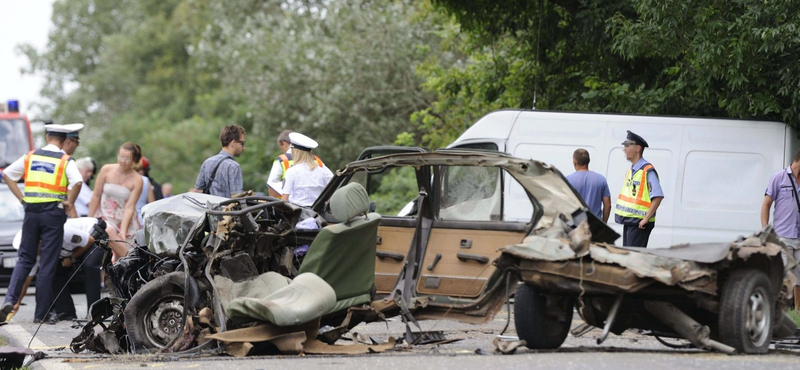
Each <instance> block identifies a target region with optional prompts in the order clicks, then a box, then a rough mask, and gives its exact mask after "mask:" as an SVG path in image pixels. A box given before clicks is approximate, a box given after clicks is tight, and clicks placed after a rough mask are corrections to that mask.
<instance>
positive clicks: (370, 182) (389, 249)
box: [314, 146, 431, 294]
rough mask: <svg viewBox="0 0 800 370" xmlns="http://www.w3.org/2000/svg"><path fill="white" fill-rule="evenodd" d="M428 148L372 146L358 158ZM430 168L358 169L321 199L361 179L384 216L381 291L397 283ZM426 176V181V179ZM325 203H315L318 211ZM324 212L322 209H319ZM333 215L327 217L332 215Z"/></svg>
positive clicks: (378, 283) (377, 280)
mask: <svg viewBox="0 0 800 370" xmlns="http://www.w3.org/2000/svg"><path fill="white" fill-rule="evenodd" d="M425 152H426V150H425V149H421V148H409V147H391V146H388V147H387V146H381V147H371V148H367V149H365V150H364V151H363V152H362V153H361V155H359V158H358V159H359V160H365V159H371V158H375V157H379V156H384V155H390V154H399V153H425ZM430 173H431V172H430V170H429V169H427V167H420V168H415V167H411V166H404V167H387V168H384V169H382V170H380V171H366V170H364V171H356V172H355V173H353V174H352V175H351V176H348V177H346V178H338V179H335V180H334V182H335V183H333V184H332V185H331V186H329V187H328V188H326V189H325V191H324V192H323V195H321V196H320V199H328V198H330V196H325V195H324V194H325V193H326V192H330V193H331V194H332V193H333V191H335V190H336V189H338V188H339V187H341V186H344V185H345V184H347V183H350V182H358V183H359V184H361V185H362V186H364V188H365V189H366V190H367V193H368V194H369V198H370V200H371V201H372V202H373V207H374V209H373V210H372V211H373V212H377V213H379V214H380V215H381V223H380V226H379V227H378V238H377V247H376V259H375V286H376V288H377V292H378V294H387V293H389V292H391V291H392V289H393V288H394V286H395V284H396V283H397V277H398V275H399V274H400V270H401V269H402V268H403V265H404V264H405V261H406V255H407V254H408V251H409V246H410V245H411V242H412V239H413V238H414V231H415V227H416V225H417V214H416V208H415V200H416V199H417V197H418V194H419V189H420V184H425V183H426V182H427V183H428V185H424V186H427V187H429V186H430V185H429V183H430V178H431V175H430ZM426 179H427V180H426ZM331 187H332V188H331ZM317 207H320V208H319V209H320V210H324V207H323V205H317V204H315V205H314V208H315V210H316V209H317ZM318 212H320V211H318ZM320 213H323V212H320ZM329 217H330V216H329V215H328V216H326V218H329Z"/></svg>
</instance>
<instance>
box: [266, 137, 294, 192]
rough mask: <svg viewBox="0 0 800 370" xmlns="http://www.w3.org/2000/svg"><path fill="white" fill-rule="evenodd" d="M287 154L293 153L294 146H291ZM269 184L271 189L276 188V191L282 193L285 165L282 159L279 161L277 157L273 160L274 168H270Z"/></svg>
mask: <svg viewBox="0 0 800 370" xmlns="http://www.w3.org/2000/svg"><path fill="white" fill-rule="evenodd" d="M285 154H292V148H289V150H287V151H286V153H285ZM267 186H269V187H270V189H272V190H275V192H276V193H278V194H282V193H281V189H282V188H283V166H282V165H281V161H279V160H278V159H277V158H276V159H275V160H274V161H272V169H271V170H269V177H268V178H267Z"/></svg>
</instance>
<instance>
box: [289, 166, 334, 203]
mask: <svg viewBox="0 0 800 370" xmlns="http://www.w3.org/2000/svg"><path fill="white" fill-rule="evenodd" d="M332 178H333V173H332V172H331V170H329V169H328V167H325V166H323V167H319V166H318V165H316V164H315V165H314V169H313V170H310V169H308V165H306V164H300V165H297V164H296V165H294V166H292V167H290V168H289V169H288V170H286V176H285V177H284V183H283V193H282V194H289V201H290V202H292V203H294V204H297V205H299V206H303V207H309V206H311V205H312V204H314V201H315V200H317V198H318V197H319V195H320V194H321V193H322V190H323V189H325V186H326V185H328V182H330V181H331V179H332Z"/></svg>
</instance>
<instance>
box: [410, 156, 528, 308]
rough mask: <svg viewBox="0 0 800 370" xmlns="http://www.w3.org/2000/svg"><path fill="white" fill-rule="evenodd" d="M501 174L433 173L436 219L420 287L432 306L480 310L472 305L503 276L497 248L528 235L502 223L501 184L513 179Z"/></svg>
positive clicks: (483, 169) (524, 227) (521, 226)
mask: <svg viewBox="0 0 800 370" xmlns="http://www.w3.org/2000/svg"><path fill="white" fill-rule="evenodd" d="M503 173H504V172H503V169H502V168H500V167H489V166H437V167H435V168H434V179H435V180H434V183H433V188H434V192H435V194H436V196H435V197H434V199H432V206H433V208H434V215H435V216H434V217H435V218H434V220H433V223H432V228H431V232H430V237H429V239H428V243H427V247H426V249H425V252H424V257H423V260H422V264H421V269H420V274H419V278H418V280H417V283H416V291H417V295H418V296H431V297H432V298H433V299H431V300H430V302H429V303H428V305H432V306H440V307H441V308H444V307H447V309H448V310H449V311H452V312H457V311H460V310H472V309H477V307H476V306H475V305H471V304H470V303H475V304H477V302H478V301H480V300H481V299H483V298H484V297H485V296H486V295H487V294H488V293H489V292H490V291H491V290H492V289H496V288H497V286H498V285H497V284H498V280H499V279H500V272H499V271H497V268H496V267H495V266H494V265H493V264H492V262H493V261H494V260H495V259H497V258H498V257H499V256H500V252H499V248H500V247H503V246H507V245H510V244H516V243H520V242H522V240H523V238H524V237H525V236H526V234H527V232H528V230H529V223H525V222H516V221H507V220H504V219H503V209H502V208H503V188H504V187H503V181H505V180H504V179H506V178H510V177H509V176H503ZM512 181H513V179H512ZM455 303H457V304H455Z"/></svg>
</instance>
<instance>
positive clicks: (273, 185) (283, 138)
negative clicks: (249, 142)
mask: <svg viewBox="0 0 800 370" xmlns="http://www.w3.org/2000/svg"><path fill="white" fill-rule="evenodd" d="M292 132H293V131H292V130H283V131H281V134H280V135H278V148H280V149H281V153H282V154H281V155H279V156H278V157H277V158H275V161H274V162H273V163H272V169H271V170H270V171H269V177H268V178H267V188H268V189H269V195H270V196H272V197H276V198H280V197H281V189H282V188H283V180H284V179H285V178H286V170H288V169H289V168H290V167H292V166H293V165H294V159H293V158H292V142H291V139H289V134H291V133H292ZM314 160H315V161H316V162H317V163H318V164H319V166H320V167H323V166H324V164H323V163H322V160H321V159H319V157H317V156H316V155H315V156H314Z"/></svg>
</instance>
